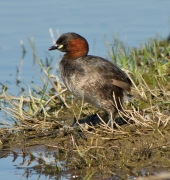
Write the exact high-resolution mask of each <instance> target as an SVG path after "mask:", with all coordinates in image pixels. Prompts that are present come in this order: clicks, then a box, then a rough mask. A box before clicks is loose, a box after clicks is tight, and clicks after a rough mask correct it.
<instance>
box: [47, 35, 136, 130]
mask: <svg viewBox="0 0 170 180" xmlns="http://www.w3.org/2000/svg"><path fill="white" fill-rule="evenodd" d="M56 49H57V50H59V51H61V52H64V55H63V57H62V59H61V61H60V65H59V68H60V74H61V77H62V80H63V82H64V84H65V86H66V87H67V89H68V91H69V92H70V93H71V94H73V96H74V97H75V98H76V99H79V100H83V102H86V103H89V104H92V105H93V106H95V107H97V108H98V109H101V110H103V111H105V112H107V113H108V115H109V120H108V122H107V124H108V125H110V126H111V127H113V124H114V123H115V121H114V118H115V117H116V115H117V112H118V111H119V110H120V111H123V97H124V94H125V93H126V92H130V90H131V86H132V82H131V80H130V78H129V77H128V76H127V74H126V73H125V72H124V71H122V70H121V69H120V68H119V67H118V66H116V65H115V64H114V63H112V62H111V61H109V60H106V59H104V58H102V57H98V56H93V55H88V51H89V45H88V42H87V40H86V39H85V38H84V37H82V36H81V35H79V34H77V33H74V32H68V33H64V34H62V35H61V36H60V37H59V38H58V39H57V41H56V43H55V44H54V45H53V46H51V47H49V48H48V50H49V51H51V50H56Z"/></svg>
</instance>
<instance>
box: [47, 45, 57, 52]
mask: <svg viewBox="0 0 170 180" xmlns="http://www.w3.org/2000/svg"><path fill="white" fill-rule="evenodd" d="M54 49H58V45H57V44H55V45H54V46H51V47H49V48H48V50H49V51H52V50H54Z"/></svg>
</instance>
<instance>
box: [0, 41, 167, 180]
mask: <svg viewBox="0 0 170 180" xmlns="http://www.w3.org/2000/svg"><path fill="white" fill-rule="evenodd" d="M29 42H30V45H31V47H32V51H33V55H34V58H35V60H36V62H37V63H38V64H39V65H40V67H41V69H42V70H43V72H44V73H45V75H46V79H44V80H43V84H44V85H43V88H42V89H41V88H39V87H37V86H36V85H35V84H34V85H33V87H34V89H35V91H37V92H39V93H38V94H35V93H34V92H33V91H32V90H31V89H28V94H25V92H24V94H23V95H21V96H20V97H14V96H9V95H8V93H7V88H4V89H3V91H2V94H1V95H0V98H1V99H3V102H5V103H7V106H4V107H1V110H2V111H4V112H5V113H6V114H8V115H9V116H10V117H11V118H12V119H13V121H14V122H15V123H14V124H9V123H8V122H6V121H5V120H2V122H1V124H3V125H4V127H5V128H1V129H0V137H1V148H2V149H3V150H10V151H15V150H16V148H20V149H27V148H29V147H31V146H35V145H38V146H43V147H44V148H48V149H54V150H55V151H58V153H57V157H55V160H57V161H64V162H65V163H66V164H65V165H64V166H63V167H62V168H61V167H60V166H58V165H57V166H56V169H55V168H53V173H54V172H55V173H59V172H60V171H63V170H72V169H76V170H77V171H78V172H79V174H78V176H81V174H84V173H83V172H88V173H87V174H86V175H85V174H84V176H83V177H85V179H92V178H94V179H95V177H100V178H104V177H108V176H109V177H110V176H111V175H112V176H113V177H121V178H122V179H123V178H124V179H127V178H128V177H129V176H134V177H138V176H140V173H139V172H140V170H141V169H142V168H143V169H145V171H146V172H152V170H153V168H154V169H156V168H157V170H158V171H159V170H160V167H161V168H163V169H166V170H167V169H168V167H169V155H170V154H169V149H170V142H169V131H170V128H169V122H170V83H169V82H170V44H169V42H168V41H166V40H155V39H153V40H150V41H149V42H148V43H147V44H143V45H142V46H141V48H138V49H136V48H133V49H130V48H126V47H125V46H124V45H123V44H122V43H120V42H119V41H115V44H114V45H113V47H112V49H109V51H108V52H109V57H110V59H111V60H113V62H114V63H115V64H117V65H118V66H120V67H121V68H122V69H123V70H124V71H125V72H126V73H127V74H128V76H129V77H130V79H131V80H132V82H133V88H132V92H131V93H132V95H133V97H132V98H131V99H130V100H126V101H125V105H124V109H125V113H124V114H122V113H120V112H119V113H118V116H120V117H123V118H125V119H130V120H129V121H128V122H127V124H124V125H121V126H120V128H118V129H117V128H115V129H112V128H111V127H108V126H107V124H106V123H105V120H106V119H107V118H108V117H107V116H106V115H105V114H103V112H100V111H98V110H97V109H95V108H94V107H92V106H91V105H88V104H85V105H84V104H83V102H77V101H75V99H74V98H73V96H72V95H71V94H69V93H68V91H67V89H66V88H65V86H64V85H63V83H62V82H61V81H60V80H59V78H58V77H57V76H53V77H52V76H50V72H51V70H52V67H51V66H50V62H51V60H50V59H46V62H48V63H46V64H48V67H47V68H45V67H44V65H43V64H42V62H41V61H40V60H39V58H38V56H37V54H36V52H35V48H34V45H33V43H32V42H31V41H29ZM47 82H49V83H50V85H49V83H47ZM95 113H97V115H96V116H92V115H94V114H95ZM80 119H81V120H80ZM87 119H88V120H91V121H92V122H96V121H97V122H98V121H100V123H97V125H96V126H91V125H90V124H85V123H82V122H84V121H86V120H87ZM78 120H80V121H78ZM73 122H76V123H77V124H78V126H74V127H72V126H71V124H72V123H73ZM132 122H133V123H132ZM22 153H24V154H25V156H30V157H32V158H30V159H32V160H35V159H36V158H33V155H32V156H31V152H30V151H29V150H24V152H22ZM44 167H45V168H44V169H46V170H47V171H44V174H45V173H47V172H48V170H49V164H47V163H46V162H45V161H44ZM148 167H149V168H150V169H148ZM36 168H38V167H36ZM39 168H40V167H39ZM54 169H55V170H54ZM34 170H35V169H34ZM99 172H100V173H99Z"/></svg>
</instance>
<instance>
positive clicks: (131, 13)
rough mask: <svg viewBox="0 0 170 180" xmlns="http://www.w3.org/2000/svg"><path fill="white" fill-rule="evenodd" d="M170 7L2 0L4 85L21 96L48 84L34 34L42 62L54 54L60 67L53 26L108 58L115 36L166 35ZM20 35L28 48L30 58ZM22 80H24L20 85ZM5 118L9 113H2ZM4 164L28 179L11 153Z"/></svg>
mask: <svg viewBox="0 0 170 180" xmlns="http://www.w3.org/2000/svg"><path fill="white" fill-rule="evenodd" d="M169 7H170V1H168V0H150V1H147V0H144V1H136V0H131V1H126V0H122V1H113V0H105V1H102V0H98V1H96V0H94V1H90V0H87V1H81V2H80V1H79V0H72V1H69V0H65V1H59V0H51V1H45V0H41V1H37V0H36V1H21V0H15V1H9V0H6V1H2V0H0V27H1V28H0V35H1V36H0V63H1V76H0V83H1V84H0V86H2V85H7V86H8V90H7V93H8V94H12V95H19V92H20V90H21V88H24V89H25V90H26V91H27V90H28V87H30V86H31V82H32V81H34V83H35V84H36V85H37V86H39V87H41V86H42V82H41V80H40V78H39V73H40V67H39V66H38V65H37V64H36V63H34V61H33V55H32V50H31V48H30V45H29V43H28V38H32V37H33V38H34V42H35V47H36V51H37V54H38V56H39V58H40V59H42V61H45V58H46V57H47V56H49V55H50V56H52V57H53V58H54V63H53V65H54V66H55V67H58V66H57V65H58V61H55V59H56V58H57V57H58V58H57V59H59V56H60V55H61V53H58V52H57V51H53V52H48V51H47V48H48V47H50V46H51V45H52V44H53V42H52V40H51V37H50V34H49V28H52V29H53V32H54V35H55V38H56V39H57V34H62V33H65V32H76V33H79V34H81V35H82V36H84V37H85V38H86V39H87V40H88V42H89V45H90V51H89V54H93V55H97V56H103V57H107V48H106V45H105V41H107V42H108V43H109V44H110V45H111V44H113V39H114V38H113V37H114V36H115V35H118V36H119V39H120V40H121V41H123V42H124V44H125V45H127V46H131V47H133V46H135V47H139V46H140V44H141V43H145V42H147V40H148V38H152V37H156V36H157V35H159V36H161V37H163V38H166V37H167V36H168V35H169V32H170V8H169ZM20 40H22V41H23V42H24V46H25V49H26V51H27V52H26V54H25V56H24V57H23V55H22V48H21V45H20ZM54 73H55V74H57V73H58V71H57V70H55V71H54ZM16 80H20V81H21V83H20V84H18V85H16ZM0 89H1V87H0ZM0 117H1V118H5V117H4V115H3V114H2V113H1V114H0ZM0 165H1V166H2V165H3V169H1V171H0V175H1V177H2V175H3V176H5V177H6V179H11V177H12V178H13V179H22V178H21V177H20V176H16V175H15V176H14V174H16V172H18V173H19V172H20V170H19V169H17V170H16V168H15V166H14V164H13V163H12V160H11V157H10V156H9V157H8V158H5V159H1V161H0ZM31 179H37V178H31Z"/></svg>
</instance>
